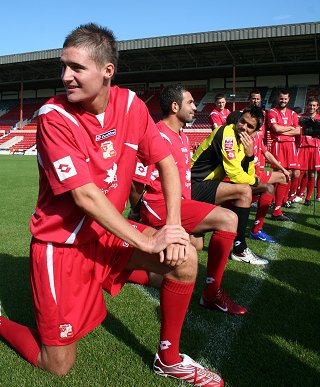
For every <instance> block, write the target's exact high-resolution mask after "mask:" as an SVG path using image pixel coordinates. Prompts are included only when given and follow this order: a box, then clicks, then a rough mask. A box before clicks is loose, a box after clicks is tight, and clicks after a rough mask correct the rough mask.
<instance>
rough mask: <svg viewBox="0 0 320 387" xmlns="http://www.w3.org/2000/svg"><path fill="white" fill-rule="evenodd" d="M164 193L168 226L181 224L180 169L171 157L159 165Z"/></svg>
mask: <svg viewBox="0 0 320 387" xmlns="http://www.w3.org/2000/svg"><path fill="white" fill-rule="evenodd" d="M157 168H158V170H159V174H160V179H161V187H162V193H163V196H164V199H165V202H166V209H167V218H166V224H178V225H180V224H181V183H180V177H179V172H178V169H177V167H176V165H175V162H174V159H173V157H172V156H171V155H170V156H168V157H166V158H165V159H163V160H161V161H160V162H159V163H157Z"/></svg>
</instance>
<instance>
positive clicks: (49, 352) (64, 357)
mask: <svg viewBox="0 0 320 387" xmlns="http://www.w3.org/2000/svg"><path fill="white" fill-rule="evenodd" d="M75 360H76V343H73V344H70V345H67V346H61V347H60V346H59V347H58V346H52V347H51V346H50V347H48V346H43V347H42V349H41V352H40V354H39V357H38V367H39V368H42V369H44V370H46V371H48V372H50V373H52V374H54V375H57V376H63V375H66V374H67V373H68V372H69V371H70V370H71V368H72V366H73V365H74V362H75Z"/></svg>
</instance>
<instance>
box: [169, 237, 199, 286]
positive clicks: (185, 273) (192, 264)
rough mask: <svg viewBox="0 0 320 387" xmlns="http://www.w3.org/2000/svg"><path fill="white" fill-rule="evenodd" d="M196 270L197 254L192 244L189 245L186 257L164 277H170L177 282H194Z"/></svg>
mask: <svg viewBox="0 0 320 387" xmlns="http://www.w3.org/2000/svg"><path fill="white" fill-rule="evenodd" d="M197 270H198V255H197V251H196V249H195V247H194V246H192V245H190V252H189V256H188V259H187V260H186V261H185V262H184V263H182V264H181V265H179V266H176V267H175V268H174V269H173V270H172V271H170V272H169V273H168V274H165V277H166V278H170V279H173V280H176V281H179V282H194V281H195V280H196V277H197Z"/></svg>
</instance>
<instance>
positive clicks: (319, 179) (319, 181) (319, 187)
mask: <svg viewBox="0 0 320 387" xmlns="http://www.w3.org/2000/svg"><path fill="white" fill-rule="evenodd" d="M317 173H318V177H317V199H320V171H318V172H317Z"/></svg>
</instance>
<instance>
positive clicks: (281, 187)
mask: <svg viewBox="0 0 320 387" xmlns="http://www.w3.org/2000/svg"><path fill="white" fill-rule="evenodd" d="M287 190H288V184H277V186H276V192H275V194H274V197H275V204H274V211H273V215H274V216H278V215H281V214H282V209H281V207H282V203H283V199H284V197H285V195H286V192H287Z"/></svg>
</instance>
